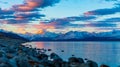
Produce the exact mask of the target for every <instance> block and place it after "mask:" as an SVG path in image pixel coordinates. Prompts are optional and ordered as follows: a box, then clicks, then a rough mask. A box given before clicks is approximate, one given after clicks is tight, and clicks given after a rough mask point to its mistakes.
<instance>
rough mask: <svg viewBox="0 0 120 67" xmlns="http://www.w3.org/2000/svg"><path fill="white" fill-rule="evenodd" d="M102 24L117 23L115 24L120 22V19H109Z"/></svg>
mask: <svg viewBox="0 0 120 67" xmlns="http://www.w3.org/2000/svg"><path fill="white" fill-rule="evenodd" d="M100 22H107V23H110V22H111V23H115V22H120V18H119V17H116V18H108V19H105V20H103V21H100Z"/></svg>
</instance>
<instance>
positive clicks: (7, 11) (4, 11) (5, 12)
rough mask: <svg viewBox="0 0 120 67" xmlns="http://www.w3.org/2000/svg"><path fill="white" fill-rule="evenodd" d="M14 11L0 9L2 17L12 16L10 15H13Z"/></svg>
mask: <svg viewBox="0 0 120 67" xmlns="http://www.w3.org/2000/svg"><path fill="white" fill-rule="evenodd" d="M13 13H14V11H13V10H10V9H1V8H0V15H10V14H13Z"/></svg>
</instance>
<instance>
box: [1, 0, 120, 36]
mask: <svg viewBox="0 0 120 67" xmlns="http://www.w3.org/2000/svg"><path fill="white" fill-rule="evenodd" d="M119 28H120V0H0V29H3V30H7V31H12V32H15V33H22V34H25V33H33V34H43V33H44V32H46V31H50V32H55V33H66V32H69V31H87V32H106V31H111V30H114V29H117V30H118V29H119Z"/></svg>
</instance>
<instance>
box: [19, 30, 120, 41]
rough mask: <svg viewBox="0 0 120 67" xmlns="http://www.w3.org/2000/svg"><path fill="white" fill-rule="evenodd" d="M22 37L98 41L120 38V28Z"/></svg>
mask: <svg viewBox="0 0 120 67" xmlns="http://www.w3.org/2000/svg"><path fill="white" fill-rule="evenodd" d="M21 36H22V37H25V38H27V39H29V40H31V41H51V40H53V41H54V40H62V41H64V40H77V41H79V40H80V41H81V40H85V41H87V40H88V41H94V40H95V41H97V40H100V41H101V40H102V41H104V40H110V41H111V40H120V30H113V31H108V32H99V33H95V32H92V33H90V32H85V31H81V32H78V31H70V32H67V33H65V34H61V33H53V32H47V31H46V32H45V33H44V34H30V33H26V34H21Z"/></svg>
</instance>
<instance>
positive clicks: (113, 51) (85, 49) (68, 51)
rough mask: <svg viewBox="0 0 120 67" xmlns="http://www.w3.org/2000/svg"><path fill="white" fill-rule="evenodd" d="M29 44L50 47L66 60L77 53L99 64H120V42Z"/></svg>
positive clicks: (111, 66)
mask: <svg viewBox="0 0 120 67" xmlns="http://www.w3.org/2000/svg"><path fill="white" fill-rule="evenodd" d="M29 44H31V45H32V46H33V48H34V47H37V48H45V49H49V48H50V49H52V51H51V52H55V53H57V54H58V55H59V56H61V57H62V58H63V59H64V60H66V61H67V59H68V58H69V57H71V56H72V55H75V56H76V57H81V58H83V59H84V58H87V59H90V60H93V61H95V62H97V63H98V64H107V65H109V66H110V67H117V66H119V65H120V42H31V43H29ZM61 50H64V52H61ZM51 52H47V54H50V53H51Z"/></svg>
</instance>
